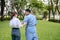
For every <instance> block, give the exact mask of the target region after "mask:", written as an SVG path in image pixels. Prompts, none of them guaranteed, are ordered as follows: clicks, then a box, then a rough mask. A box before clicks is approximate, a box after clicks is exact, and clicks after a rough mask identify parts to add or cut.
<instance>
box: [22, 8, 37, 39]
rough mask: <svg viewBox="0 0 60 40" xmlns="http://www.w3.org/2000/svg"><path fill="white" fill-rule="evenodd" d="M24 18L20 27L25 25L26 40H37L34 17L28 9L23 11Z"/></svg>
mask: <svg viewBox="0 0 60 40" xmlns="http://www.w3.org/2000/svg"><path fill="white" fill-rule="evenodd" d="M25 15H26V16H25V18H24V20H23V23H22V25H26V33H25V34H26V40H38V38H37V35H36V17H35V16H34V15H33V14H31V11H30V10H29V9H26V10H25Z"/></svg>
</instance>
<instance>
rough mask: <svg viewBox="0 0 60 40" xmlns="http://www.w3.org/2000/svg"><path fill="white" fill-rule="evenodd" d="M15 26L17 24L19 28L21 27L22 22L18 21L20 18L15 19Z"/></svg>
mask: <svg viewBox="0 0 60 40" xmlns="http://www.w3.org/2000/svg"><path fill="white" fill-rule="evenodd" d="M17 26H18V27H19V28H21V27H22V24H21V22H20V20H19V19H18V20H17Z"/></svg>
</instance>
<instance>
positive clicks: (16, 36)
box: [10, 12, 21, 40]
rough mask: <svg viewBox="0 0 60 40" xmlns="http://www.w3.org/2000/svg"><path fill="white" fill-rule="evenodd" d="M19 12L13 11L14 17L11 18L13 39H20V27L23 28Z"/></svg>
mask: <svg viewBox="0 0 60 40" xmlns="http://www.w3.org/2000/svg"><path fill="white" fill-rule="evenodd" d="M17 16H18V15H17V13H16V12H12V15H11V17H12V19H11V20H10V26H11V28H12V40H20V30H19V28H21V22H20V20H19V19H18V18H17Z"/></svg>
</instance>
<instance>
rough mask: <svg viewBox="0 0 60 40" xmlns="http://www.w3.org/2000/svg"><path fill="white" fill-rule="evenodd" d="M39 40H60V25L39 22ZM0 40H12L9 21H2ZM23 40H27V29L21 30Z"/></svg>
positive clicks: (0, 24) (0, 23)
mask: <svg viewBox="0 0 60 40" xmlns="http://www.w3.org/2000/svg"><path fill="white" fill-rule="evenodd" d="M36 27H37V35H38V39H39V40H60V24H59V23H53V22H48V21H41V20H40V21H37V26H36ZM0 40H11V28H10V26H9V21H3V22H1V21H0ZM21 40H25V28H24V27H23V28H21Z"/></svg>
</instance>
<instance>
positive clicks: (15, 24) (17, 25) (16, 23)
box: [10, 17, 22, 28]
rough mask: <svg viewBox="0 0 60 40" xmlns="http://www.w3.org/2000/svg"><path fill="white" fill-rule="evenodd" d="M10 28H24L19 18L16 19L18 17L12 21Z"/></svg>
mask: <svg viewBox="0 0 60 40" xmlns="http://www.w3.org/2000/svg"><path fill="white" fill-rule="evenodd" d="M10 26H11V27H12V28H21V27H22V25H21V22H20V20H19V19H18V18H16V17H13V18H12V19H11V20H10Z"/></svg>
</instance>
